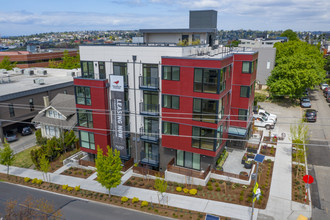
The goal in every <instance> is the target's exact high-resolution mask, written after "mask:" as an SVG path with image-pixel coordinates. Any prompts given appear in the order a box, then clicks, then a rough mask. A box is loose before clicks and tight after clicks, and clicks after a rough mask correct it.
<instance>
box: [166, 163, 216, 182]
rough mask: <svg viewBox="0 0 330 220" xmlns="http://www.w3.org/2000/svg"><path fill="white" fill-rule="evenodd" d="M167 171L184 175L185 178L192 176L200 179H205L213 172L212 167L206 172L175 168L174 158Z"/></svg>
mask: <svg viewBox="0 0 330 220" xmlns="http://www.w3.org/2000/svg"><path fill="white" fill-rule="evenodd" d="M167 171H169V172H173V173H178V174H182V175H185V176H191V177H195V178H199V179H205V178H206V177H207V175H208V174H209V172H210V171H211V165H209V166H208V168H207V170H205V171H198V170H193V169H189V168H185V167H180V166H175V159H174V158H173V159H172V160H171V161H170V162H169V163H168V165H167Z"/></svg>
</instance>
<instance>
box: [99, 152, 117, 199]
mask: <svg viewBox="0 0 330 220" xmlns="http://www.w3.org/2000/svg"><path fill="white" fill-rule="evenodd" d="M107 149H108V152H107V154H106V155H103V150H102V149H101V148H100V147H99V146H97V158H96V159H95V166H96V172H97V181H98V182H99V183H101V185H102V186H104V187H105V188H106V189H108V190H109V198H110V197H111V193H110V190H111V188H114V187H116V186H118V185H119V184H120V181H121V174H120V171H121V169H122V166H121V160H120V157H119V156H120V152H119V151H117V150H116V149H115V150H114V151H112V148H110V147H109V146H107Z"/></svg>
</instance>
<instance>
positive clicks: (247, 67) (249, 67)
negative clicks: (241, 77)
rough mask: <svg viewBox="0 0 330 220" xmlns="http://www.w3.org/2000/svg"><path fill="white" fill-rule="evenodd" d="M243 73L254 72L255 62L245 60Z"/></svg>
mask: <svg viewBox="0 0 330 220" xmlns="http://www.w3.org/2000/svg"><path fill="white" fill-rule="evenodd" d="M242 73H253V62H249V61H243V63H242Z"/></svg>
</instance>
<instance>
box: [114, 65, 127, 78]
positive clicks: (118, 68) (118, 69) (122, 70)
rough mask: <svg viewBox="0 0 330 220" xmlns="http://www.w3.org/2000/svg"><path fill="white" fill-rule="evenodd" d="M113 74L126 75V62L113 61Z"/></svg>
mask: <svg viewBox="0 0 330 220" xmlns="http://www.w3.org/2000/svg"><path fill="white" fill-rule="evenodd" d="M113 74H114V75H120V76H126V75H127V63H113Z"/></svg>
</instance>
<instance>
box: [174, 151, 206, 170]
mask: <svg viewBox="0 0 330 220" xmlns="http://www.w3.org/2000/svg"><path fill="white" fill-rule="evenodd" d="M176 165H178V166H182V167H187V168H192V169H195V170H200V169H201V157H200V154H195V153H192V152H187V151H182V150H177V151H176Z"/></svg>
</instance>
